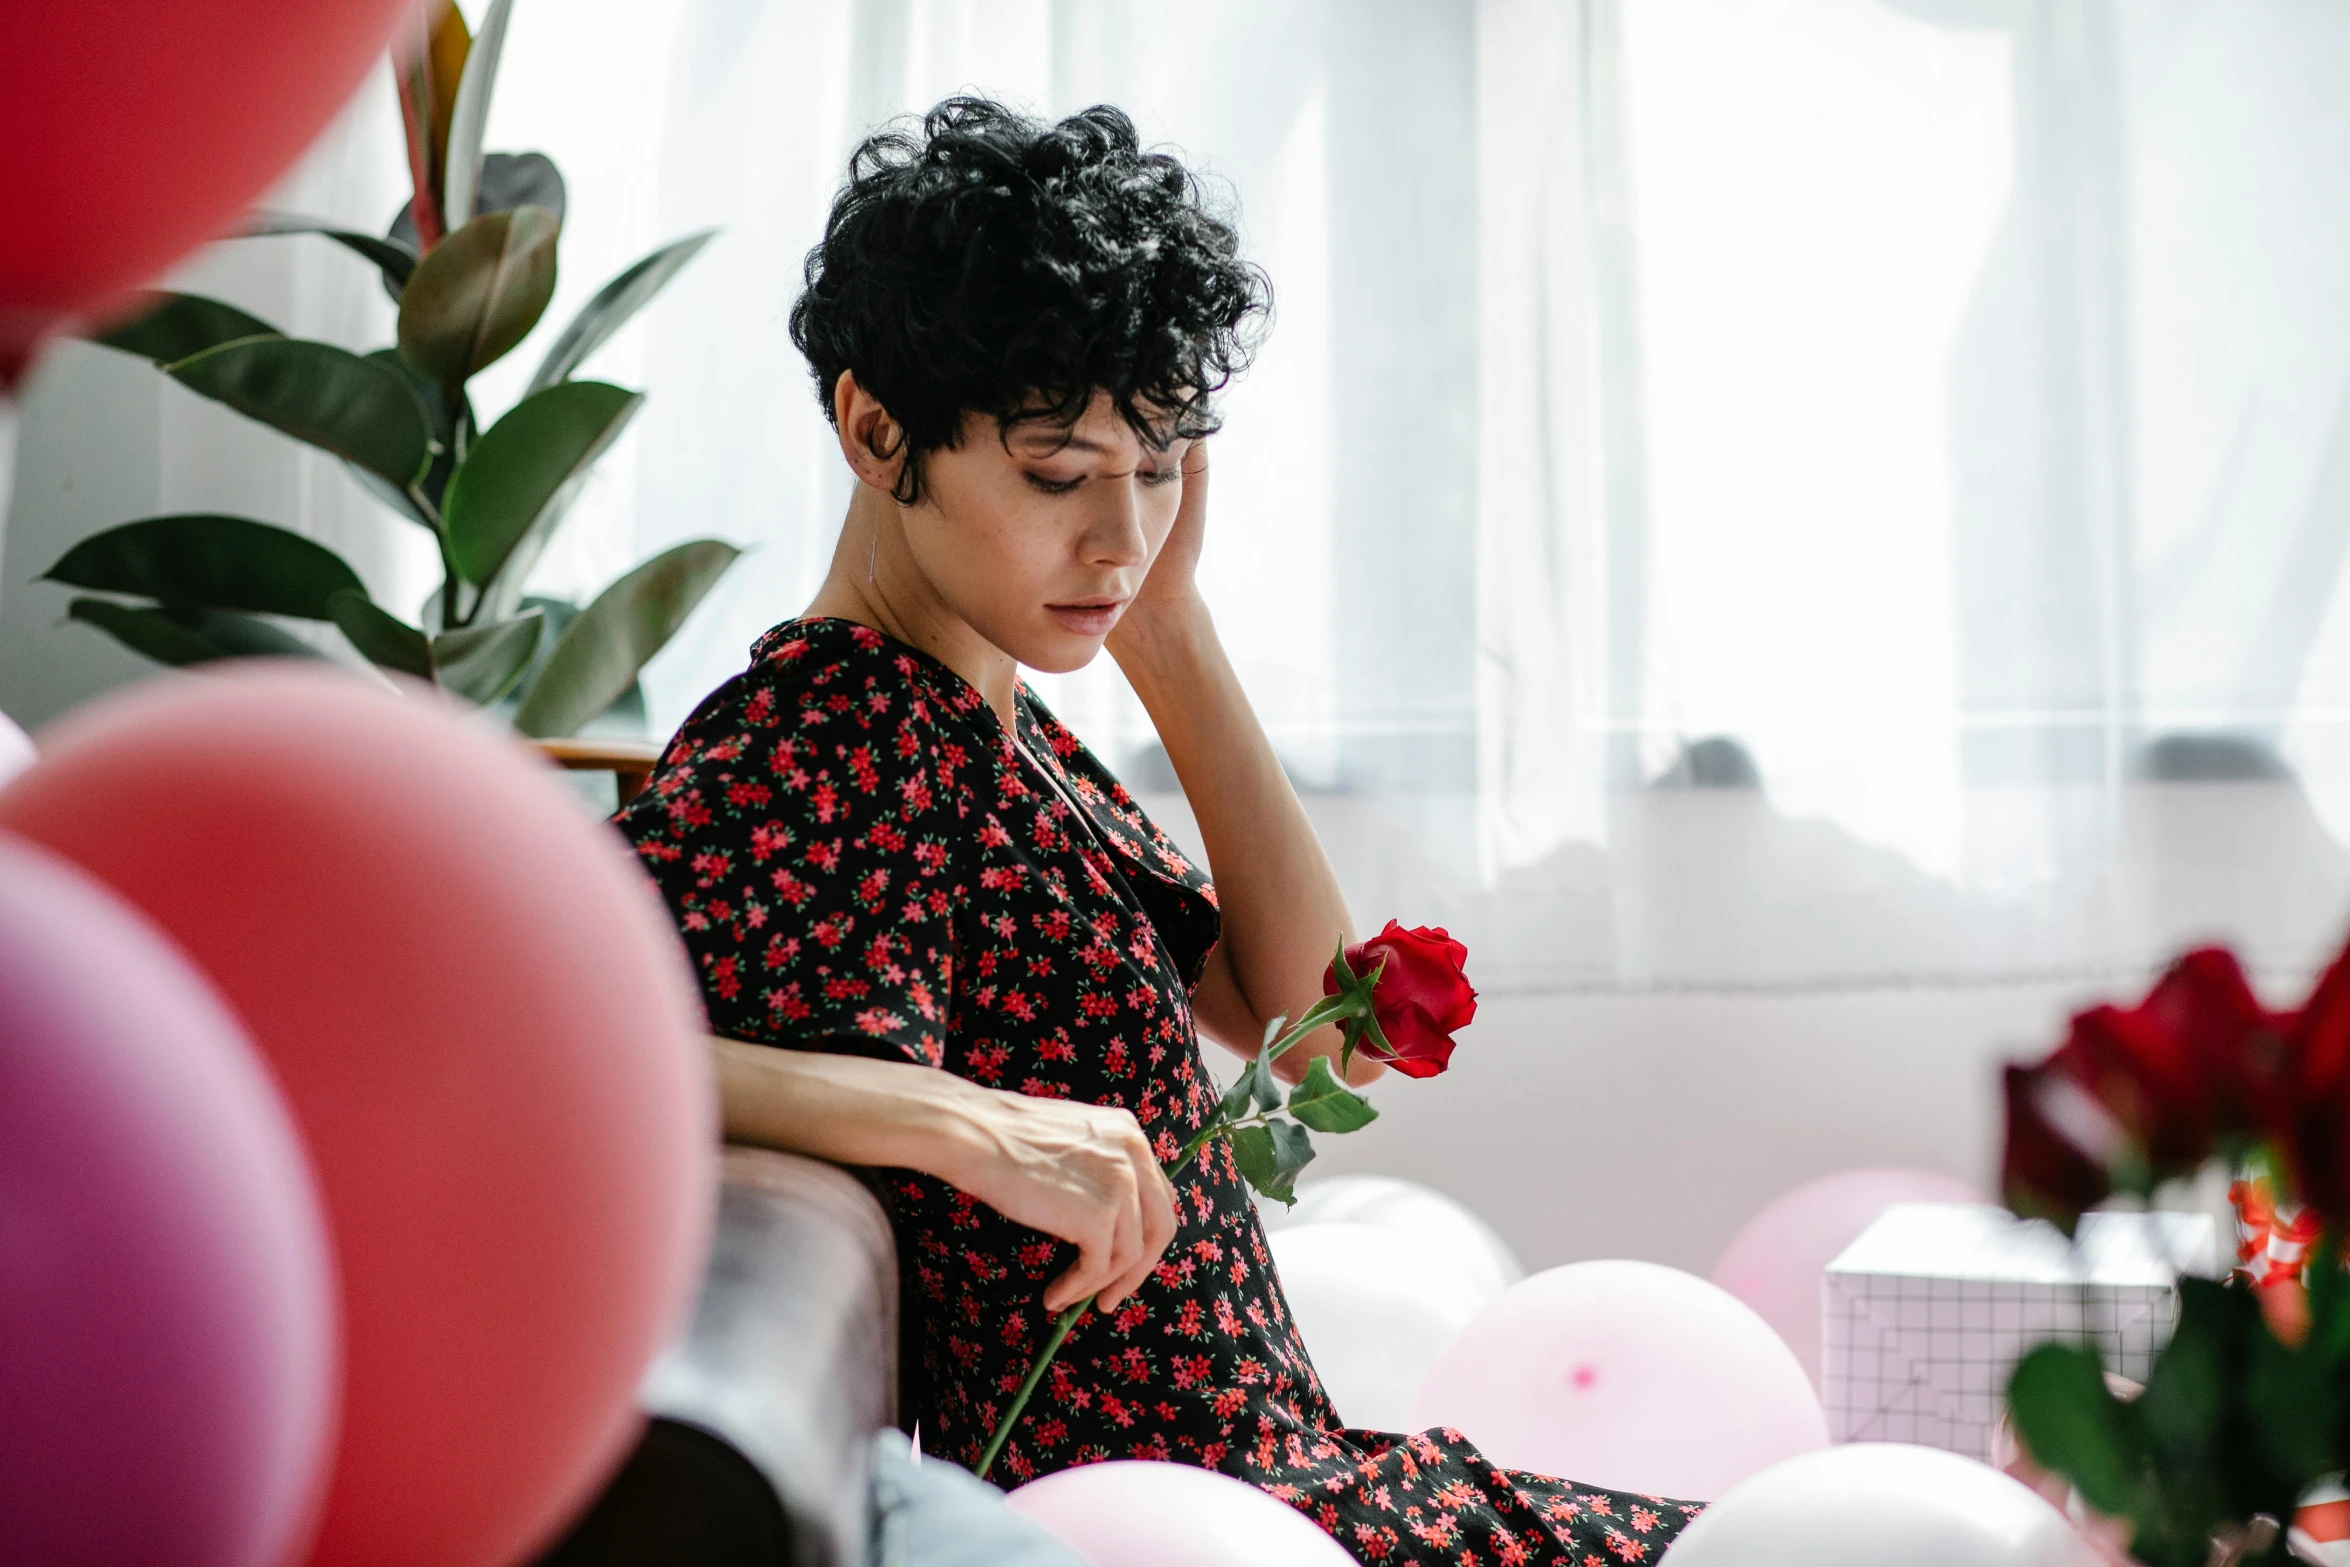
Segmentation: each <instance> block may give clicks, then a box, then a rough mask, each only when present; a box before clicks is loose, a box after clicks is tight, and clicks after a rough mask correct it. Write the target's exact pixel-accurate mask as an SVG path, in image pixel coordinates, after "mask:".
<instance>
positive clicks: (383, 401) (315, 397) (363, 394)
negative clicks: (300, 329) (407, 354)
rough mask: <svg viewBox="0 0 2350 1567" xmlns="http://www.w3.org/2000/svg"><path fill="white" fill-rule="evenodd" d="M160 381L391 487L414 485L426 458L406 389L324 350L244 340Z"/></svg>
mask: <svg viewBox="0 0 2350 1567" xmlns="http://www.w3.org/2000/svg"><path fill="white" fill-rule="evenodd" d="M165 373H166V374H168V375H170V376H171V378H172V379H173V380H175V381H178V382H179V383H180V384H181V385H182V386H185V387H187V388H188V389H189V390H190V391H194V392H200V393H202V394H203V395H204V396H206V397H210V398H213V399H216V400H217V401H220V402H224V403H226V404H228V405H229V406H230V407H231V408H234V409H236V410H237V412H239V413H241V414H245V415H247V416H248V417H250V418H254V419H258V420H260V421H261V422H262V423H263V424H267V425H273V426H275V427H276V428H278V429H280V430H283V431H284V432H285V433H286V434H288V435H290V436H292V437H294V438H295V439H296V440H298V441H307V442H309V443H310V444H311V445H312V446H317V447H321V448H323V449H325V450H327V451H330V452H333V453H334V454H335V455H336V456H338V457H342V458H345V459H347V460H349V461H350V462H353V463H356V464H357V465H358V466H360V467H362V468H365V469H367V470H368V471H370V472H372V473H377V474H381V475H382V476H383V477H384V478H385V479H386V480H388V481H390V482H391V483H392V484H394V485H397V486H403V487H404V486H406V485H410V484H414V483H415V482H416V481H417V479H418V478H419V477H421V476H422V474H423V473H424V469H425V463H426V461H427V460H428V459H429V458H430V457H431V455H432V435H431V431H430V429H429V427H428V426H427V424H426V422H425V411H424V405H423V404H421V403H419V402H418V401H417V400H416V394H415V392H414V391H412V390H411V389H410V388H409V384H408V382H407V381H406V380H404V379H403V378H402V377H401V376H399V375H398V374H397V373H395V372H393V371H391V370H387V369H385V368H384V367H383V366H382V365H380V364H375V363H372V362H370V361H368V360H366V359H362V358H361V357H360V356H359V355H357V354H352V353H346V352H344V351H343V350H342V349H340V348H336V347H334V346H333V345H332V344H329V343H312V342H306V341H304V340H302V339H300V338H247V339H245V340H243V341H241V342H234V343H224V344H222V345H221V346H220V347H218V348H214V349H211V350H208V351H207V352H204V353H201V354H198V355H196V356H195V357H194V358H193V359H183V360H181V361H180V362H179V363H177V364H174V365H171V366H168V367H167V369H166V372H165Z"/></svg>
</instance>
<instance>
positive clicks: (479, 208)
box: [387, 152, 570, 305]
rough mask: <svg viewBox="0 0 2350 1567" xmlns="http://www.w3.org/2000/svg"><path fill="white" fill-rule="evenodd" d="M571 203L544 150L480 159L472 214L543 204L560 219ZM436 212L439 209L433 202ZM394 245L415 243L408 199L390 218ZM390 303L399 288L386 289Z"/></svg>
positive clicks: (413, 212) (411, 205)
mask: <svg viewBox="0 0 2350 1567" xmlns="http://www.w3.org/2000/svg"><path fill="white" fill-rule="evenodd" d="M569 202H570V195H569V193H568V192H566V191H565V190H564V188H563V173H562V171H561V170H560V169H557V168H556V167H555V163H554V160H553V159H551V158H549V157H548V156H547V155H546V154H545V153H543V152H493V153H491V154H490V155H489V156H488V157H486V158H483V159H482V160H481V183H480V185H479V186H478V187H476V189H475V191H474V195H473V215H474V216H475V217H477V218H478V217H480V216H481V215H482V214H483V213H485V212H511V211H513V210H514V209H515V208H516V207H544V208H546V209H547V210H548V211H549V212H552V213H553V214H555V219H556V221H557V222H561V221H562V219H563V214H564V211H565V209H566V208H567V206H568V205H569ZM433 210H434V211H435V212H436V213H437V212H438V211H439V210H440V209H439V206H438V205H437V199H436V205H435V207H434V209H433ZM387 237H388V238H389V240H390V241H391V243H393V244H395V245H406V246H408V247H409V248H411V249H414V248H415V246H416V204H415V203H414V202H413V201H411V202H409V203H408V204H407V205H406V206H404V207H402V208H401V209H400V215H399V216H398V217H396V218H394V219H393V220H392V228H391V233H390V234H389V235H388V236H387ZM387 292H389V293H390V294H391V296H392V303H393V304H395V305H396V304H398V303H399V302H400V290H398V289H396V288H389V287H388V286H387Z"/></svg>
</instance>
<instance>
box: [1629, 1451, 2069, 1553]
mask: <svg viewBox="0 0 2350 1567" xmlns="http://www.w3.org/2000/svg"><path fill="white" fill-rule="evenodd" d="M2095 1560H2096V1557H2095V1554H2094V1552H2093V1551H2092V1549H2091V1548H2090V1546H2089V1544H2088V1542H2087V1541H2086V1540H2084V1539H2082V1538H2081V1536H2080V1534H2079V1533H2078V1532H2077V1531H2076V1530H2075V1529H2074V1528H2073V1526H2072V1524H2071V1523H2070V1522H2069V1521H2068V1520H2067V1519H2066V1518H2065V1516H2064V1514H2062V1513H2060V1512H2058V1511H2057V1510H2056V1509H2055V1508H2054V1507H2051V1506H2050V1505H2049V1504H2048V1503H2047V1502H2046V1501H2045V1500H2044V1499H2042V1498H2041V1497H2040V1496H2039V1495H2038V1494H2037V1493H2036V1492H2034V1491H2033V1490H2032V1489H2031V1488H2030V1487H2029V1486H2027V1485H2024V1484H2023V1483H2022V1482H2021V1481H2018V1480H2013V1479H2010V1478H2009V1477H2008V1476H2006V1475H2003V1474H2001V1473H2000V1472H1999V1471H1998V1470H1996V1469H1993V1468H1990V1467H1989V1466H1988V1465H1985V1464H1979V1463H1977V1462H1975V1460H1973V1459H1971V1458H1962V1457H1960V1456H1959V1455H1958V1454H1956V1453H1946V1452H1944V1451H1942V1450H1941V1449H1940V1448H1935V1447H1911V1446H1908V1445H1905V1444H1902V1443H1897V1442H1859V1443H1854V1444H1853V1445H1851V1446H1849V1447H1831V1448H1827V1449H1824V1450H1822V1451H1820V1452H1817V1453H1805V1454H1804V1455H1803V1456H1801V1457H1800V1458H1790V1459H1788V1460H1787V1461H1786V1462H1785V1463H1781V1464H1774V1465H1772V1466H1771V1467H1770V1468H1768V1469H1765V1470H1763V1471H1762V1472H1761V1473H1760V1474H1756V1475H1753V1476H1750V1477H1749V1478H1748V1479H1746V1480H1744V1481H1742V1482H1740V1483H1739V1484H1737V1485H1735V1486H1733V1487H1731V1488H1730V1489H1729V1490H1728V1491H1726V1492H1724V1493H1723V1494H1722V1497H1721V1499H1720V1500H1719V1501H1717V1502H1715V1503H1714V1504H1713V1505H1712V1506H1711V1507H1709V1508H1707V1509H1706V1510H1705V1511H1704V1512H1703V1513H1702V1514H1700V1515H1699V1516H1698V1519H1697V1521H1696V1522H1695V1523H1693V1524H1691V1525H1690V1526H1689V1528H1688V1531H1687V1532H1686V1533H1684V1534H1683V1535H1682V1536H1681V1538H1680V1539H1678V1540H1676V1541H1675V1542H1674V1543H1673V1546H1672V1548H1671V1549H1670V1550H1668V1551H1666V1552H1665V1554H1664V1558H1663V1563H1664V1567H1888V1564H1891V1563H1895V1562H1898V1563H1900V1564H1901V1567H2085V1564H2088V1563H2091V1562H2094V1561H2095Z"/></svg>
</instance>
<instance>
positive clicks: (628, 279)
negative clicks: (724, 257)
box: [529, 229, 718, 392]
mask: <svg viewBox="0 0 2350 1567" xmlns="http://www.w3.org/2000/svg"><path fill="white" fill-rule="evenodd" d="M717 235H718V231H717V230H716V229H704V230H702V231H701V232H700V233H698V234H688V235H687V236H686V237H685V238H683V239H681V240H675V241H672V242H671V243H669V244H667V245H664V246H662V247H661V248H660V249H659V250H656V251H654V252H653V253H652V254H651V255H649V256H647V257H645V258H644V259H643V260H642V261H639V262H638V263H637V264H636V265H634V266H632V267H630V268H629V269H628V270H627V271H625V272H623V273H621V274H620V275H619V276H618V277H615V278H614V279H613V280H612V281H611V282H609V283H606V284H605V285H604V286H603V287H602V288H601V289H598V290H597V291H596V297H595V298H593V299H591V300H589V301H588V302H587V303H586V304H585V305H583V306H581V307H580V312H579V314H578V315H576V316H573V317H572V318H571V324H570V325H569V326H567V327H565V328H564V329H563V335H562V336H561V337H558V338H556V339H555V346H554V347H553V348H550V349H548V350H547V357H546V358H545V359H543V360H541V361H540V363H539V368H538V373H537V374H536V375H533V376H532V377H531V378H530V388H529V390H531V391H533V392H536V391H539V390H541V389H543V388H545V387H550V386H553V385H555V384H556V383H557V382H559V381H566V380H569V379H570V378H571V372H572V371H574V370H576V369H578V368H579V366H580V363H581V362H582V361H583V360H585V359H586V358H587V356H588V355H590V354H592V353H594V352H595V351H596V350H597V349H599V348H601V347H603V346H604V344H605V343H606V342H608V341H609V340H610V339H611V337H612V334H613V333H615V332H617V331H619V330H620V329H621V328H622V327H624V326H626V325H627V324H628V321H629V318H630V317H631V316H633V315H635V314H636V313H637V312H638V311H639V310H642V309H644V307H645V306H646V305H648V304H650V303H652V300H653V296H654V295H656V294H658V293H660V292H661V290H662V289H664V288H667V287H668V286H669V280H670V279H671V278H673V277H675V276H677V274H678V273H679V272H680V271H682V270H684V267H685V264H686V263H687V262H689V261H691V260H693V259H694V257H696V256H698V255H700V254H701V251H702V247H703V246H704V245H707V244H709V243H710V241H711V240H712V239H715V238H716V237H717Z"/></svg>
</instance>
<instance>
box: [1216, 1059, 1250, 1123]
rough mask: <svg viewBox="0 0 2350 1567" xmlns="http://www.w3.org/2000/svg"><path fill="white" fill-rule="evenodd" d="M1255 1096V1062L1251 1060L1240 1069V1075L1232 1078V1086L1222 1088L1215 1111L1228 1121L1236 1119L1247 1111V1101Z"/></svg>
mask: <svg viewBox="0 0 2350 1567" xmlns="http://www.w3.org/2000/svg"><path fill="white" fill-rule="evenodd" d="M1256 1096H1257V1063H1256V1062H1255V1061H1251V1062H1249V1063H1248V1065H1246V1066H1244V1067H1242V1068H1241V1069H1240V1075H1239V1076H1238V1077H1236V1078H1234V1079H1233V1080H1232V1086H1231V1087H1230V1088H1227V1089H1225V1090H1224V1097H1223V1098H1222V1099H1221V1100H1219V1101H1217V1104H1216V1113H1217V1114H1218V1115H1221V1116H1222V1117H1224V1118H1225V1119H1226V1120H1228V1121H1230V1120H1237V1119H1239V1118H1240V1117H1241V1116H1244V1115H1246V1114H1247V1113H1248V1107H1249V1102H1250V1101H1251V1100H1253V1099H1255V1098H1256Z"/></svg>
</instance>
